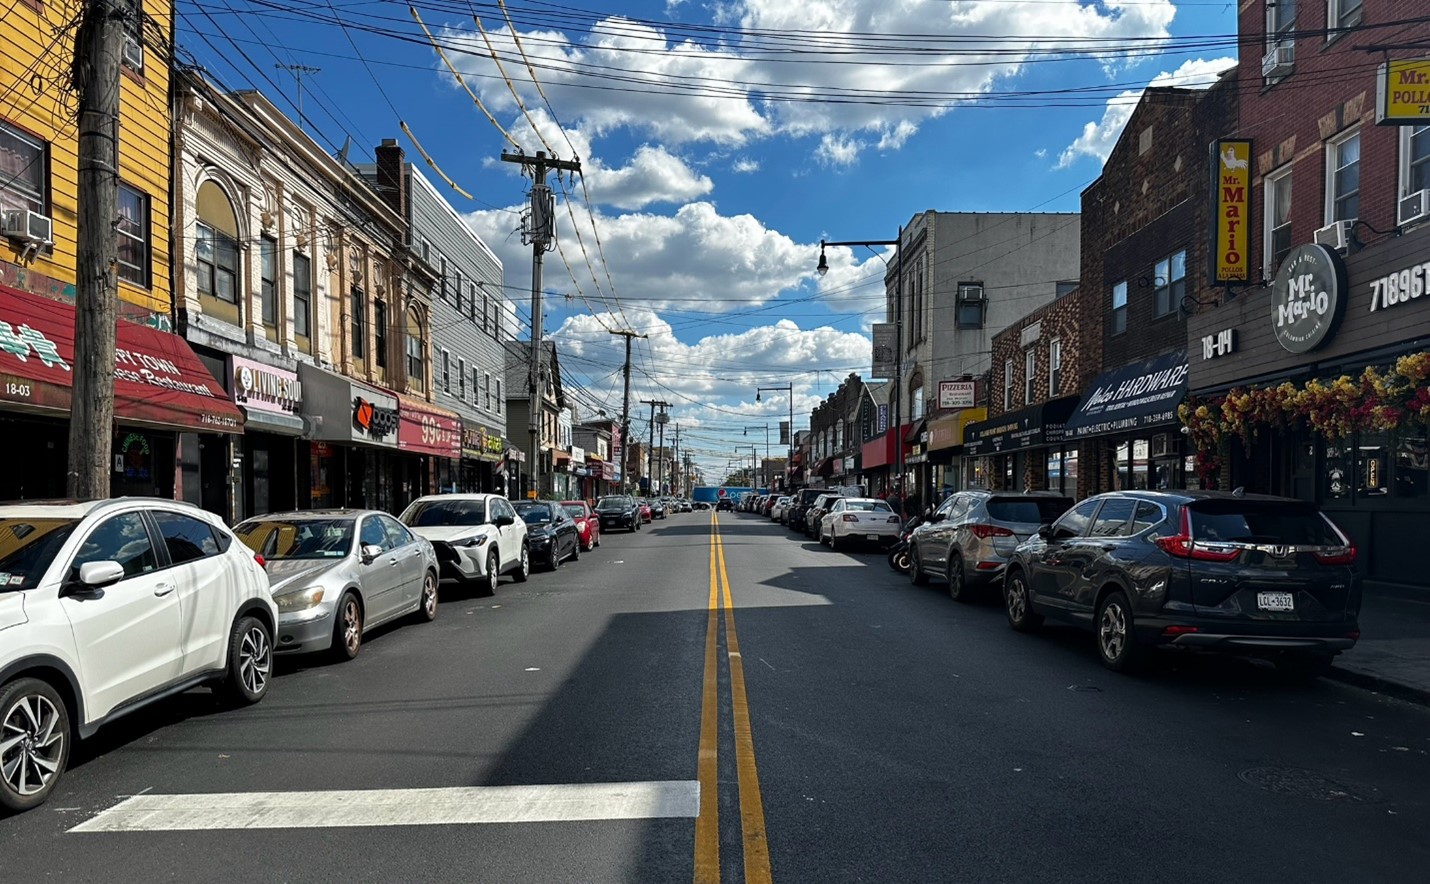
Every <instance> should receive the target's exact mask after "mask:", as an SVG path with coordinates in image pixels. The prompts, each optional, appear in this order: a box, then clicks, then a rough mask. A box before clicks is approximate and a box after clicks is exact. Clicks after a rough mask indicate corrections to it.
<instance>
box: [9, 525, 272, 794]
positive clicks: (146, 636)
mask: <svg viewBox="0 0 1430 884" xmlns="http://www.w3.org/2000/svg"><path fill="white" fill-rule="evenodd" d="M277 620H278V609H277V607H276V606H275V605H274V604H273V597H272V596H271V595H270V594H269V591H268V575H267V574H265V573H264V570H263V563H262V561H260V560H257V559H255V557H254V556H253V554H252V553H251V552H250V551H249V549H248V547H246V546H244V545H243V544H242V543H239V542H238V540H237V538H235V537H234V536H233V534H232V533H231V532H230V531H229V530H228V528H226V527H224V524H223V522H222V521H221V520H220V519H219V518H218V517H217V516H214V515H212V514H211V513H207V512H204V511H203V510H200V509H198V508H196V507H194V506H192V505H188V504H184V503H180V502H178V501H173V500H159V499H145V498H120V499H116V500H103V501H92V502H88V503H73V502H63V503H35V504H8V505H3V506H0V809H4V810H8V811H20V810H28V809H29V808H32V807H35V806H36V805H39V804H40V803H42V802H43V801H44V800H45V799H46V798H48V797H49V795H50V793H51V792H52V791H54V788H55V784H56V783H58V782H59V780H60V776H61V774H62V773H63V772H64V769H65V763H66V762H67V761H68V759H69V754H70V744H71V742H72V741H73V740H74V739H82V738H85V737H88V736H90V735H91V734H93V733H94V732H95V731H96V730H98V729H99V727H100V726H101V725H103V724H105V723H107V722H109V721H112V720H114V719H116V718H118V717H119V716H121V715H125V714H127V713H129V712H132V711H134V710H135V709H139V708H141V707H142V706H145V705H147V704H149V703H151V702H153V701H155V700H158V699H161V698H163V697H167V696H170V695H172V694H176V693H178V692H180V691H184V690H187V689H189V688H192V687H195V686H197V685H201V684H211V685H213V686H214V688H215V689H216V690H217V691H219V692H220V693H221V694H223V695H224V696H225V698H226V699H228V700H229V701H231V702H232V703H234V704H235V705H241V704H249V703H257V702H258V701H259V700H261V699H263V695H264V694H265V693H267V691H268V684H269V676H270V671H271V668H272V665H273V626H274V624H275V623H276V622H277Z"/></svg>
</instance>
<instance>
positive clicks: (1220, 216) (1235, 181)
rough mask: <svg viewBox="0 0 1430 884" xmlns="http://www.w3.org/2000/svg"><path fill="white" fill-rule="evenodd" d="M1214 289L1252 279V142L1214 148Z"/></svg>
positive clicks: (1222, 142)
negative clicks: (1249, 242)
mask: <svg viewBox="0 0 1430 884" xmlns="http://www.w3.org/2000/svg"><path fill="white" fill-rule="evenodd" d="M1211 148H1212V150H1211V152H1212V156H1211V163H1210V166H1211V170H1212V187H1211V198H1212V211H1211V216H1212V218H1214V219H1215V221H1214V224H1213V228H1212V232H1211V250H1210V254H1211V267H1210V268H1208V276H1209V278H1210V282H1211V284H1212V285H1226V284H1228V283H1233V282H1246V281H1247V280H1249V279H1250V278H1251V253H1250V251H1249V250H1248V249H1247V239H1246V237H1247V233H1248V231H1247V223H1248V221H1249V219H1250V217H1251V212H1250V208H1251V141H1250V140H1249V139H1245V138H1219V139H1217V140H1216V141H1213V142H1212V145H1211Z"/></svg>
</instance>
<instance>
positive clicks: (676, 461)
mask: <svg viewBox="0 0 1430 884" xmlns="http://www.w3.org/2000/svg"><path fill="white" fill-rule="evenodd" d="M670 462H671V464H672V465H673V469H674V470H675V475H673V476H671V479H672V481H671V483H670V493H671V494H672V495H673V496H675V497H683V496H684V495H682V494H681V493H680V488H681V486H682V485H684V484H685V482H684V478H685V477H684V476H682V475H681V474H680V424H678V423H677V424H676V425H675V447H674V448H672V449H671V454H670Z"/></svg>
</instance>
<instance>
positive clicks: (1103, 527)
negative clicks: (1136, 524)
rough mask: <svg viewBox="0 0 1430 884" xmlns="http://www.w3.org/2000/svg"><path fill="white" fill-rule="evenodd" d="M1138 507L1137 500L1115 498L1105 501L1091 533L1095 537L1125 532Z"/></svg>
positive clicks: (1114, 535)
mask: <svg viewBox="0 0 1430 884" xmlns="http://www.w3.org/2000/svg"><path fill="white" fill-rule="evenodd" d="M1136 509H1137V501H1135V500H1115V499H1114V500H1108V501H1105V502H1103V504H1102V509H1101V510H1098V513H1097V521H1095V522H1093V523H1092V531H1091V532H1089V533H1091V534H1092V536H1093V537H1117V536H1119V535H1121V534H1125V533H1126V531H1125V530H1124V529H1125V528H1126V527H1127V522H1128V520H1129V519H1131V518H1132V513H1133V511H1134V510H1136Z"/></svg>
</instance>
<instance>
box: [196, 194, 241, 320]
mask: <svg viewBox="0 0 1430 884" xmlns="http://www.w3.org/2000/svg"><path fill="white" fill-rule="evenodd" d="M196 203H197V206H196V207H197V210H198V223H197V224H195V232H194V260H195V261H196V262H197V264H198V292H199V294H200V295H203V296H207V297H210V298H215V299H217V300H219V301H221V302H223V303H224V304H231V305H233V307H232V310H231V311H224V310H222V309H220V310H219V311H217V312H218V314H219V315H220V316H221V317H222V318H228V319H231V320H233V321H235V322H236V321H238V293H239V290H240V286H239V282H240V280H239V274H238V218H237V216H236V215H235V214H234V211H233V204H232V203H230V202H229V200H228V195H227V194H226V193H224V192H223V188H221V187H219V186H218V184H216V183H215V182H213V181H205V182H204V183H203V184H200V185H199V193H198V199H197V201H196ZM226 314H227V315H226Z"/></svg>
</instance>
